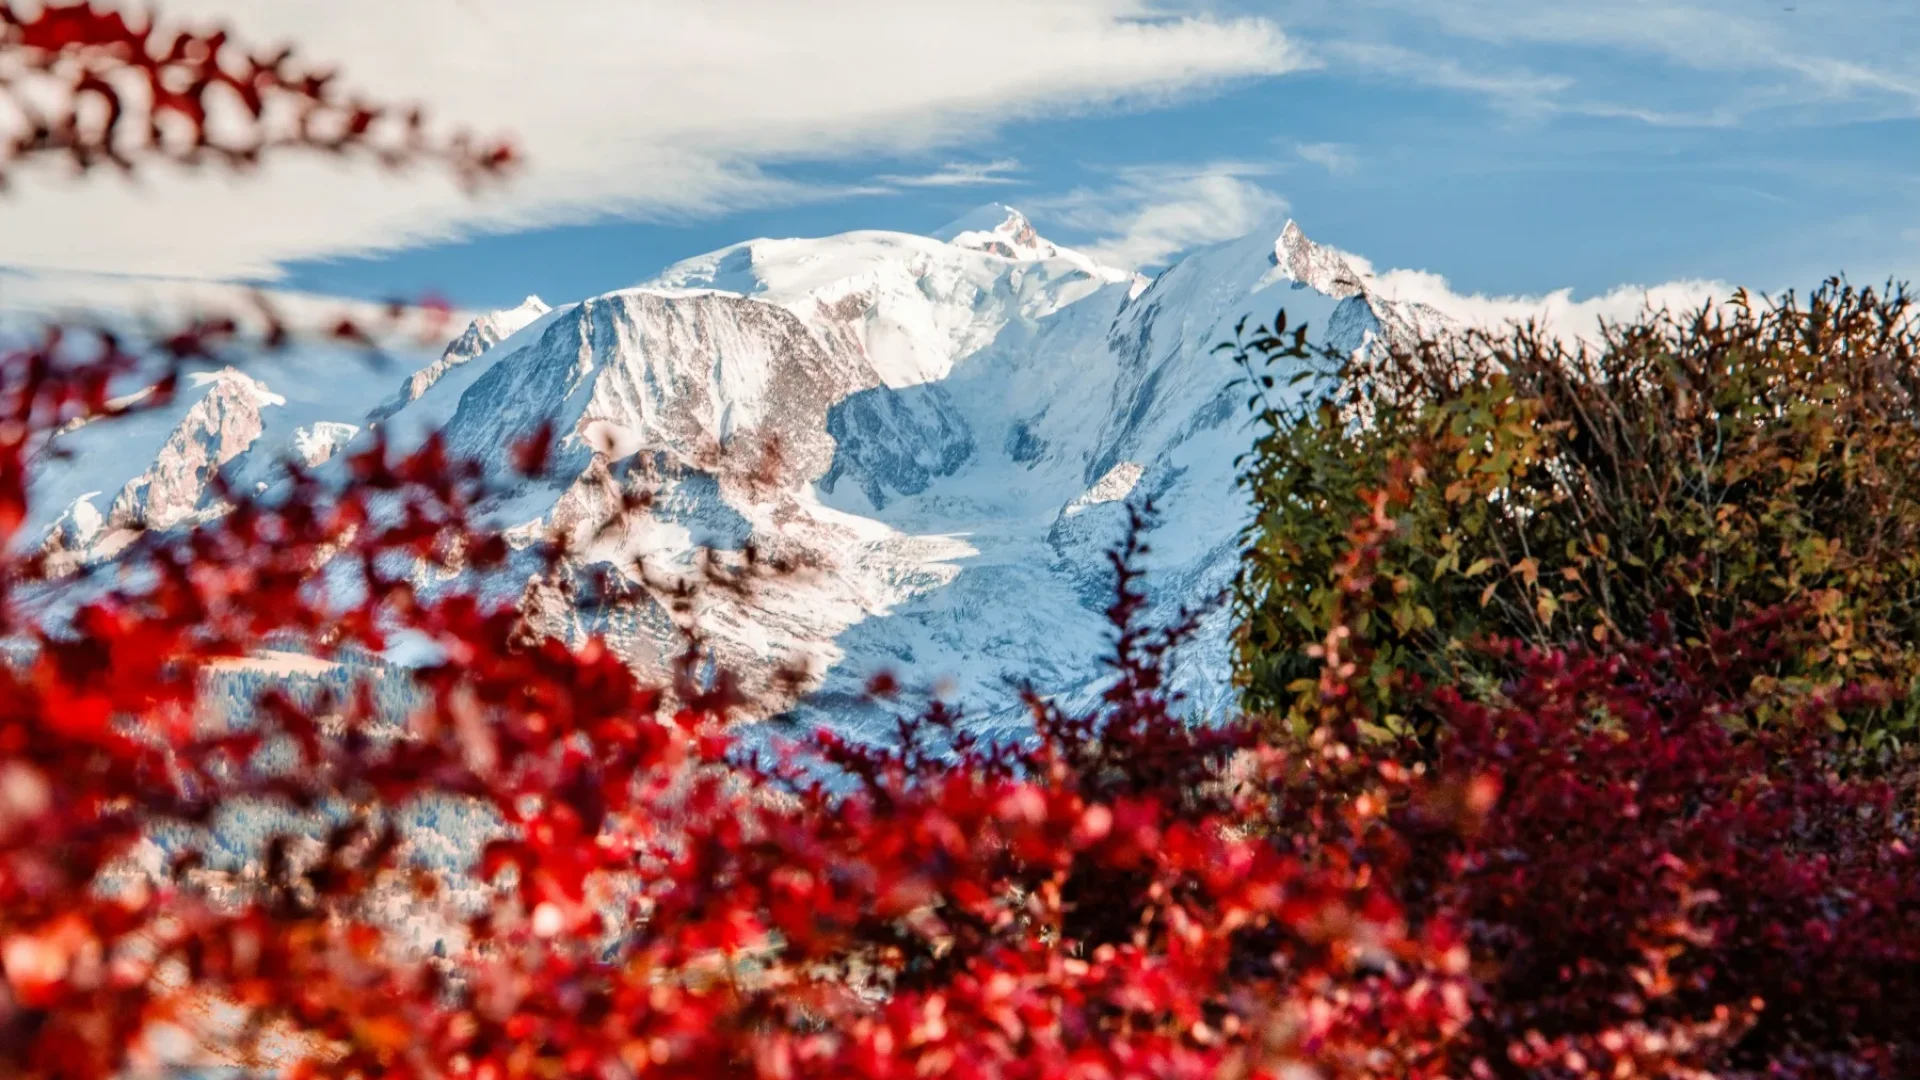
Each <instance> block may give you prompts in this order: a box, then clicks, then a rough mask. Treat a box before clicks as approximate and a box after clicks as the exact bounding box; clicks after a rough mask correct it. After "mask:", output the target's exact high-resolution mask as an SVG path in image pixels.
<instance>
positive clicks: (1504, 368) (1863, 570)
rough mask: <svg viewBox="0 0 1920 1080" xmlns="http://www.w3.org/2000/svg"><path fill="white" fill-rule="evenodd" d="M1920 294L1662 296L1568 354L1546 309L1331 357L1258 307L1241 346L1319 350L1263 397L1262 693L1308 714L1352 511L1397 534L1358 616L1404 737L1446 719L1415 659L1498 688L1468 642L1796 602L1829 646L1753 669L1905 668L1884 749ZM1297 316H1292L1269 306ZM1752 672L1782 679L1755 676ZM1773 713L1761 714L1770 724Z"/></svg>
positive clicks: (1919, 663) (1901, 622)
mask: <svg viewBox="0 0 1920 1080" xmlns="http://www.w3.org/2000/svg"><path fill="white" fill-rule="evenodd" d="M1917 314H1920V313H1917V312H1916V308H1915V306H1914V304H1913V299H1912V298H1911V297H1910V296H1909V295H1908V293H1907V292H1906V290H1905V289H1904V288H1895V287H1889V288H1888V289H1886V290H1885V291H1883V292H1875V291H1874V290H1872V289H1855V288H1852V287H1850V286H1847V285H1845V284H1844V283H1842V282H1841V281H1839V280H1837V279H1836V280H1832V281H1829V282H1827V283H1826V284H1825V285H1824V286H1822V287H1821V288H1820V289H1819V290H1817V291H1816V292H1815V293H1814V294H1813V295H1812V296H1810V297H1808V298H1807V299H1806V300H1805V301H1804V302H1803V301H1801V300H1800V299H1798V298H1796V297H1794V296H1792V295H1791V294H1789V295H1788V296H1787V297H1785V298H1783V299H1781V300H1779V301H1772V302H1770V301H1763V300H1758V299H1755V298H1752V297H1750V296H1748V295H1747V294H1745V293H1739V294H1736V295H1735V296H1734V297H1732V299H1731V300H1730V301H1729V302H1727V303H1725V304H1720V305H1708V306H1707V307H1705V308H1703V309H1701V310H1699V311H1697V312H1694V313H1691V314H1688V315H1685V316H1674V315H1670V314H1667V313H1662V312H1649V313H1647V314H1645V315H1643V316H1642V317H1641V318H1640V319H1638V320H1637V321H1634V322H1632V323H1628V324H1624V325H1611V326H1608V327H1607V328H1606V329H1605V331H1604V333H1603V334H1602V336H1601V338H1600V339H1599V340H1598V341H1597V342H1595V343H1593V344H1591V345H1587V346H1581V347H1577V348H1575V347H1569V346H1567V345H1564V344H1563V343H1561V342H1560V341H1559V340H1557V339H1556V338H1554V337H1552V336H1550V335H1549V334H1547V333H1546V332H1544V331H1543V330H1541V329H1540V328H1538V327H1535V326H1527V327H1519V328H1515V329H1513V330H1510V331H1506V332H1502V333H1497V334H1493V333H1484V332H1471V333H1466V334H1462V335H1460V336H1457V337H1454V338H1450V339H1448V340H1443V341H1428V342H1425V343H1423V344H1421V345H1420V346H1418V347H1416V348H1384V349H1372V350H1368V351H1366V352H1364V353H1362V354H1358V355H1356V356H1353V357H1334V356H1319V357H1315V356H1314V355H1313V354H1312V353H1311V351H1310V350H1309V349H1308V348H1307V347H1306V346H1305V345H1304V344H1303V342H1304V338H1303V336H1301V335H1299V334H1298V332H1297V331H1296V333H1295V334H1293V335H1286V334H1284V333H1271V332H1268V328H1267V327H1260V328H1259V329H1258V330H1256V331H1255V332H1254V334H1253V336H1252V337H1251V338H1250V339H1249V338H1247V337H1245V336H1244V335H1243V336H1242V337H1241V338H1240V339H1239V340H1236V341H1235V342H1232V343H1229V344H1228V345H1226V346H1223V348H1231V349H1232V350H1233V351H1234V354H1235V357H1236V359H1237V360H1239V361H1240V362H1241V363H1242V364H1243V365H1245V366H1246V367H1247V368H1248V371H1249V374H1250V375H1251V376H1252V378H1253V379H1254V380H1255V382H1256V385H1259V384H1261V383H1264V385H1265V387H1266V388H1268V389H1271V388H1272V387H1273V379H1272V377H1271V376H1270V375H1267V374H1266V369H1265V368H1264V367H1263V362H1270V361H1272V360H1273V359H1275V358H1276V357H1283V356H1284V357H1288V358H1292V359H1296V360H1300V359H1305V360H1309V361H1315V360H1317V363H1310V365H1309V368H1308V372H1307V373H1306V374H1318V375H1321V376H1323V378H1322V379H1321V381H1320V384H1319V386H1318V388H1316V389H1314V390H1312V391H1311V392H1309V393H1308V394H1307V395H1305V397H1304V398H1296V399H1294V400H1292V401H1288V402H1275V401H1273V400H1271V398H1270V396H1269V395H1268V394H1267V393H1265V392H1262V393H1260V394H1256V395H1255V397H1254V398H1253V403H1254V407H1255V410H1256V413H1257V415H1258V418H1259V420H1260V421H1261V423H1262V432H1261V436H1260V438H1259V440H1258V442H1257V444H1256V445H1255V447H1254V449H1253V450H1252V451H1251V453H1250V454H1249V455H1248V456H1247V457H1246V458H1245V459H1243V463H1242V468H1243V472H1242V482H1243V484H1244V486H1245V488H1246V489H1247V491H1248V492H1249V494H1250V495H1251V497H1252V499H1253V503H1254V507H1255V510H1256V516H1255V518H1254V520H1253V522H1252V524H1251V525H1250V526H1249V528H1248V531H1247V536H1246V538H1245V539H1246V551H1245V554H1244V561H1243V564H1242V569H1241V573H1240V577H1239V580H1238V583H1237V588H1236V602H1237V605H1238V614H1239V638H1238V644H1237V667H1238V676H1239V680H1240V683H1241V686H1242V690H1243V694H1244V697H1245V701H1246V703H1247V705H1248V706H1249V707H1250V709H1252V710H1254V711H1256V712H1261V713H1265V714H1268V715H1271V716H1275V717H1278V718H1283V719H1284V718H1292V719H1293V720H1294V722H1295V723H1296V724H1298V723H1300V722H1301V721H1302V718H1303V714H1302V712H1301V708H1302V706H1301V702H1302V701H1303V697H1302V695H1303V694H1305V695H1309V696H1310V695H1311V689H1310V687H1311V685H1312V680H1313V679H1314V678H1315V677H1316V675H1317V672H1318V661H1317V660H1316V659H1315V658H1314V656H1313V655H1310V650H1312V648H1313V646H1315V645H1318V644H1322V643H1323V639H1324V638H1325V637H1326V635H1327V633H1328V632H1329V628H1330V627H1331V626H1332V625H1333V624H1334V622H1333V612H1334V607H1335V604H1336V597H1335V595H1334V591H1333V588H1332V583H1333V582H1334V580H1335V576H1336V570H1337V567H1338V566H1339V564H1340V560H1341V559H1342V558H1343V557H1348V556H1349V555H1350V551H1349V549H1350V546H1351V545H1350V543H1349V540H1348V536H1349V530H1350V527H1351V526H1352V524H1353V522H1354V521H1355V519H1356V518H1360V517H1363V516H1365V515H1367V514H1369V513H1372V512H1375V511H1374V509H1373V508H1374V506H1375V501H1374V500H1375V498H1376V497H1377V496H1382V495H1386V494H1389V493H1390V494H1391V499H1390V500H1388V503H1387V504H1386V505H1391V506H1392V509H1391V510H1390V511H1385V512H1386V513H1387V514H1388V516H1390V517H1391V519H1392V522H1393V529H1392V533H1391V539H1390V541H1389V542H1388V543H1387V544H1386V545H1385V546H1384V548H1383V550H1382V551H1381V553H1380V557H1379V562H1378V565H1377V566H1376V567H1375V568H1374V570H1373V573H1372V575H1371V577H1370V578H1369V579H1368V581H1367V583H1366V584H1367V587H1368V588H1369V589H1371V590H1372V592H1373V595H1372V597H1371V602H1370V603H1369V604H1368V605H1367V607H1368V608H1370V609H1371V610H1370V612H1369V613H1368V614H1367V615H1366V616H1365V617H1364V618H1363V619H1362V620H1361V621H1360V622H1359V623H1358V624H1357V625H1355V626H1354V627H1353V631H1354V632H1355V633H1357V634H1359V635H1361V636H1362V637H1363V638H1364V639H1365V642H1366V645H1367V646H1368V648H1367V650H1366V655H1367V656H1368V657H1369V661H1370V664H1371V670H1370V671H1369V672H1367V673H1364V674H1365V676H1366V677H1365V678H1362V679H1359V680H1357V685H1359V686H1361V687H1362V688H1363V689H1362V692H1364V693H1367V694H1370V695H1372V696H1373V700H1372V701H1371V702H1369V704H1370V706H1371V707H1372V708H1371V711H1372V713H1373V715H1375V716H1377V717H1378V718H1379V719H1380V725H1379V726H1380V727H1381V728H1383V729H1385V731H1386V732H1389V733H1392V734H1394V735H1401V736H1407V735H1412V736H1419V735H1422V734H1423V733H1424V730H1425V729H1426V728H1427V727H1428V726H1430V725H1431V723H1432V721H1431V718H1429V717H1424V716H1423V715H1421V712H1420V709H1419V708H1418V707H1417V706H1415V705H1413V704H1411V703H1412V702H1415V701H1417V700H1418V695H1410V694H1406V693H1404V692H1403V691H1404V690H1405V689H1406V688H1407V685H1408V683H1409V681H1410V680H1414V679H1420V680H1433V679H1441V678H1444V679H1449V680H1457V681H1461V682H1463V683H1464V684H1465V685H1468V686H1477V687H1479V688H1481V691H1482V692H1490V691H1491V690H1492V689H1493V688H1494V687H1496V686H1497V685H1498V679H1499V677H1500V675H1501V672H1499V671H1497V670H1494V669H1493V666H1492V665H1493V663H1494V662H1493V661H1491V660H1489V659H1487V657H1488V655H1489V654H1488V653H1487V652H1486V651H1484V650H1480V649H1475V648H1472V647H1471V645H1472V643H1473V642H1474V641H1475V640H1476V639H1481V638H1486V637H1501V638H1507V639H1516V640H1519V641H1521V642H1524V643H1529V644H1536V645H1542V646H1547V645H1554V644H1564V643H1568V642H1573V641H1578V640H1587V641H1592V642H1603V641H1605V640H1606V639H1607V638H1608V637H1610V636H1620V635H1625V636H1639V635H1642V634H1645V633H1647V632H1649V631H1655V632H1659V631H1662V630H1663V629H1666V628H1670V630H1671V632H1672V633H1674V634H1676V635H1678V637H1679V639H1680V640H1682V641H1691V642H1699V641H1703V640H1705V639H1706V637H1707V635H1708V633H1709V632H1710V631H1712V630H1714V629H1718V628H1725V627H1728V626H1731V625H1733V624H1734V623H1735V622H1736V621H1737V620H1738V619H1739V618H1740V617H1741V616H1742V615H1743V614H1746V613H1750V612H1753V611H1757V610H1761V609H1766V608H1773V607H1778V606H1781V605H1786V606H1788V607H1789V608H1791V609H1792V610H1795V611H1797V612H1798V613H1799V615H1800V617H1801V618H1803V619H1805V620H1808V621H1809V622H1810V623H1811V624H1812V625H1813V626H1814V627H1816V628H1817V633H1816V634H1815V635H1814V636H1813V642H1814V643H1813V644H1812V645H1810V646H1808V647H1805V648H1801V649H1797V650H1794V651H1793V653H1792V654H1791V656H1790V658H1789V659H1787V660H1785V661H1783V662H1781V663H1780V664H1778V665H1776V667H1775V669H1774V670H1772V671H1770V672H1767V673H1765V674H1763V675H1762V676H1761V678H1762V679H1765V680H1768V681H1777V682H1778V683H1779V687H1780V688H1784V689H1786V690H1788V691H1791V692H1812V691H1816V690H1819V689H1822V688H1826V687H1830V686H1834V685H1837V684H1838V683H1839V682H1841V681H1842V680H1887V681H1890V682H1892V683H1893V684H1894V685H1895V687H1896V688H1897V690H1898V692H1899V700H1898V701H1897V703H1896V704H1895V705H1893V706H1891V707H1889V708H1887V709H1883V710H1880V711H1878V712H1876V713H1875V714H1873V715H1872V716H1871V717H1870V718H1869V719H1867V720H1865V721H1862V722H1860V730H1859V734H1860V735H1861V736H1862V741H1863V744H1864V745H1866V746H1867V747H1869V748H1873V747H1881V746H1887V745H1895V744H1898V743H1900V742H1902V741H1909V740H1910V739H1911V735H1912V732H1913V730H1914V726H1915V722H1916V718H1920V694H1916V693H1915V686H1916V676H1920V651H1917V650H1916V648H1915V646H1916V643H1920V359H1917V357H1920V318H1917V317H1916V315H1917ZM1276 328H1277V329H1279V330H1281V331H1284V329H1285V327H1284V314H1283V315H1282V316H1281V318H1280V320H1279V321H1278V322H1277V323H1276ZM1760 689H1769V690H1771V689H1774V688H1773V687H1762V688H1760ZM1763 722H1764V718H1763Z"/></svg>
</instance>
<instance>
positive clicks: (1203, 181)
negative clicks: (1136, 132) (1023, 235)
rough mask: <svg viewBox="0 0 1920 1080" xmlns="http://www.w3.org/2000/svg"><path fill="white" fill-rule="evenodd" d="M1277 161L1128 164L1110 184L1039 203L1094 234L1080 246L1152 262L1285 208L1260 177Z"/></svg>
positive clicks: (1104, 255) (1240, 230) (1133, 263)
mask: <svg viewBox="0 0 1920 1080" xmlns="http://www.w3.org/2000/svg"><path fill="white" fill-rule="evenodd" d="M1275 171H1276V167H1275V166H1273V165H1266V164H1256V163H1249V162H1213V163H1209V164H1204V165H1195V166H1178V165H1141V166H1134V167H1130V168H1127V169H1122V170H1120V171H1119V172H1117V173H1116V174H1115V177H1114V182H1113V183H1112V184H1111V185H1109V186H1107V187H1104V188H1081V189H1078V190H1075V191H1073V192H1071V193H1069V194H1067V195H1066V196H1063V197H1061V198H1058V199H1052V200H1043V201H1041V202H1040V203H1037V204H1035V208H1036V209H1039V210H1044V211H1047V212H1049V213H1050V214H1051V215H1052V216H1053V217H1054V218H1055V219H1056V220H1058V221H1059V222H1060V223H1061V224H1064V225H1067V226H1069V227H1071V228H1075V229H1080V230H1082V231H1085V232H1088V233H1091V234H1093V235H1094V236H1095V237H1096V239H1095V240H1094V241H1093V242H1092V243H1090V244H1084V245H1081V249H1082V250H1083V251H1085V252H1086V253H1087V254H1088V255H1091V256H1093V257H1094V258H1096V259H1099V260H1101V261H1102V262H1106V263H1109V264H1112V265H1115V266H1124V267H1136V268H1137V267H1152V266H1159V265H1163V264H1165V263H1166V262H1167V261H1168V260H1169V259H1171V258H1172V257H1173V256H1175V255H1178V254H1180V253H1181V252H1184V251H1187V250H1189V249H1191V248H1194V247H1198V246H1200V245H1202V244H1211V243H1217V242H1219V241H1221V240H1231V239H1233V238H1235V237H1239V236H1245V235H1246V234H1247V233H1249V232H1251V231H1253V230H1254V229H1255V228H1257V227H1259V226H1260V225H1261V224H1263V223H1265V222H1267V221H1268V220H1270V219H1272V218H1274V217H1276V216H1278V215H1279V214H1282V213H1284V212H1285V211H1286V208H1287V201H1286V200H1285V199H1283V198H1281V197H1280V196H1279V195H1277V194H1275V193H1274V192H1272V191H1269V190H1267V189H1266V188H1265V187H1262V186H1261V185H1260V184H1259V183H1257V182H1256V180H1257V179H1258V178H1260V177H1263V176H1268V175H1271V174H1272V173H1274V172H1275Z"/></svg>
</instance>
